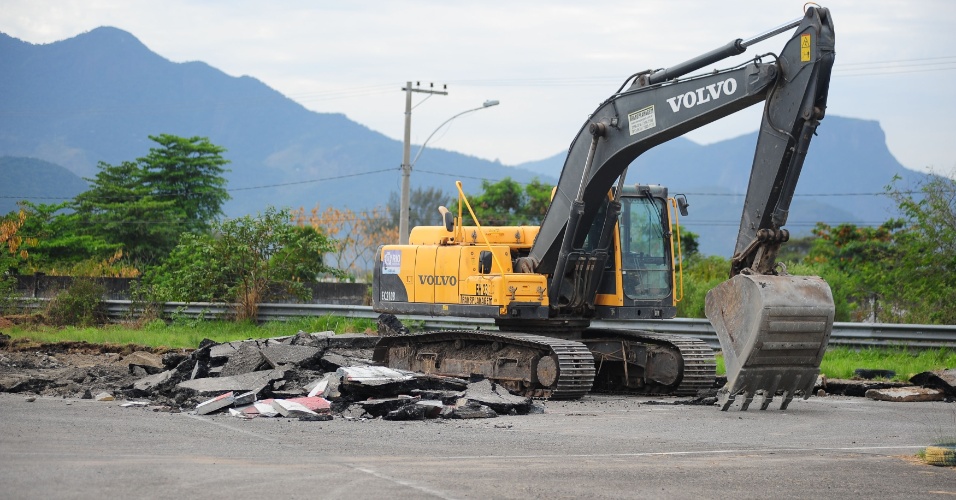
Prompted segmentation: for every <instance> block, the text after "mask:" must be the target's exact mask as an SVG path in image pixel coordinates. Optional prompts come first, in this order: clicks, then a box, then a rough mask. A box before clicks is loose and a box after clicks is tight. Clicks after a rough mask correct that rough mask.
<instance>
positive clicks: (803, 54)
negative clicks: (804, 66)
mask: <svg viewBox="0 0 956 500" xmlns="http://www.w3.org/2000/svg"><path fill="white" fill-rule="evenodd" d="M800 61H801V62H809V61H810V35H800Z"/></svg>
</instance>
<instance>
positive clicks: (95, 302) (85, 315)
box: [46, 278, 107, 326]
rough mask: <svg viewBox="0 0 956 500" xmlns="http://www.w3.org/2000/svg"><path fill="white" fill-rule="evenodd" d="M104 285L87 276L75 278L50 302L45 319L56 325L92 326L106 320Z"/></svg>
mask: <svg viewBox="0 0 956 500" xmlns="http://www.w3.org/2000/svg"><path fill="white" fill-rule="evenodd" d="M105 293H106V287H104V286H103V285H101V284H99V283H97V282H96V281H94V280H92V279H89V278H77V279H76V280H74V281H73V284H72V285H70V286H69V288H67V289H66V290H63V291H62V292H60V293H59V294H57V296H56V297H55V298H54V299H53V300H52V301H51V302H50V306H49V307H48V308H47V311H46V316H47V321H49V322H50V323H51V324H53V325H56V326H67V325H75V326H92V325H99V324H103V323H105V322H106V319H107V314H106V308H105V307H104V306H103V302H102V298H103V294H105Z"/></svg>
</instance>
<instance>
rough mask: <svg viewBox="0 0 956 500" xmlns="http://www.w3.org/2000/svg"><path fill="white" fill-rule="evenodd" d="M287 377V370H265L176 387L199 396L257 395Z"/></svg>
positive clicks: (193, 381)
mask: <svg viewBox="0 0 956 500" xmlns="http://www.w3.org/2000/svg"><path fill="white" fill-rule="evenodd" d="M285 376H286V371H285V370H263V371H258V372H251V373H243V374H241V375H236V376H233V377H215V378H201V379H195V380H187V381H185V382H180V383H179V384H177V385H176V387H177V388H180V389H185V390H188V391H193V392H195V393H196V394H197V395H199V396H207V395H213V394H222V393H223V392H228V391H236V392H239V391H242V392H253V393H255V394H256V395H259V394H262V391H263V390H264V389H265V388H266V387H267V386H269V384H271V383H272V382H274V381H276V380H282V379H284V378H285Z"/></svg>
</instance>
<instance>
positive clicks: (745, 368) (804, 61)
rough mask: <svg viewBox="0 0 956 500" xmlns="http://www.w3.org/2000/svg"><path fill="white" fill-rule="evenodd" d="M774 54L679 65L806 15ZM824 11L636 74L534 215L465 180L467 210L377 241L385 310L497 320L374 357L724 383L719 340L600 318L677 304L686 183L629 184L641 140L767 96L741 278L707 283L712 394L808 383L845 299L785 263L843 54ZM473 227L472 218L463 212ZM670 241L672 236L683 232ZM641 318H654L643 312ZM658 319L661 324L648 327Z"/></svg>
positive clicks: (395, 342)
mask: <svg viewBox="0 0 956 500" xmlns="http://www.w3.org/2000/svg"><path fill="white" fill-rule="evenodd" d="M794 28H795V30H794V31H793V32H792V35H791V37H790V38H789V40H788V41H787V43H786V44H785V46H784V48H783V50H782V51H781V52H780V53H779V54H772V53H770V54H764V55H761V56H758V57H755V58H754V59H752V60H749V61H748V62H745V63H743V64H741V65H738V66H735V67H731V68H729V69H723V70H713V71H707V72H704V73H702V74H697V75H691V76H685V75H688V74H690V73H693V72H695V71H697V70H700V69H702V68H704V67H706V66H709V65H712V64H714V63H716V62H718V61H721V60H723V59H725V58H727V57H730V56H734V55H738V54H741V53H743V52H745V51H746V49H747V47H748V46H751V45H753V44H755V43H757V42H760V41H762V40H765V39H767V38H770V37H773V36H776V35H779V34H781V33H784V32H786V31H788V30H791V29H794ZM834 41H835V40H834V32H833V22H832V19H831V17H830V12H829V10H827V9H826V8H822V7H818V6H809V7H807V8H806V9H805V12H804V15H803V16H802V17H801V18H798V19H796V20H794V21H791V22H789V23H786V24H784V25H781V26H779V27H777V28H774V29H771V30H768V31H766V32H764V33H761V34H759V35H757V36H754V37H752V38H748V39H739V38H738V39H736V40H733V41H731V42H730V43H728V44H726V45H724V46H722V47H719V48H717V49H714V50H711V51H710V52H707V53H705V54H702V55H700V56H698V57H695V58H693V59H690V60H687V61H685V62H683V63H680V64H678V65H676V66H672V67H669V68H664V69H658V70H646V71H641V72H638V73H635V74H633V75H631V76H630V77H628V78H627V79H626V80H625V81H624V83H623V84H622V85H621V87H620V88H619V89H618V90H617V91H616V92H614V93H613V94H612V95H611V96H610V97H609V98H608V99H607V100H605V101H604V102H603V103H602V104H601V105H600V106H599V107H598V108H597V109H596V110H595V111H594V112H593V113H592V114H591V115H590V116H589V117H588V119H587V121H586V122H585V124H584V126H582V128H581V129H580V131H579V132H578V134H577V135H576V137H575V138H574V140H573V142H572V144H571V146H570V148H569V150H568V155H567V159H566V160H565V163H564V168H563V170H562V172H561V175H560V178H559V181H558V184H557V185H556V186H555V188H554V191H553V194H552V199H551V204H550V206H549V208H548V210H547V213H546V214H545V216H544V218H543V220H542V221H541V223H540V225H539V226H530V225H527V226H482V225H481V224H480V221H479V220H478V218H477V217H475V215H474V211H473V210H472V208H471V206H470V204H469V202H468V200H467V197H466V196H465V194H464V191H463V190H462V186H461V183H460V182H458V183H457V187H458V193H459V203H458V210H457V214H456V213H453V212H451V211H450V210H448V209H447V208H445V207H439V211H440V212H441V214H442V221H443V224H442V225H439V226H420V227H416V228H414V229H413V230H412V231H411V232H410V235H409V242H408V244H407V245H384V246H382V247H380V248H379V249H378V251H377V254H376V260H375V267H374V274H373V276H374V277H373V287H372V288H373V290H372V292H373V297H372V301H373V309H374V310H375V311H377V312H380V313H383V314H388V315H412V316H457V317H469V318H493V319H494V323H495V325H496V327H497V330H488V329H485V330H481V329H474V330H472V329H462V330H443V331H430V332H423V333H407V332H405V333H406V334H400V335H387V336H382V338H381V339H380V340H379V342H378V344H377V347H376V348H375V353H374V360H375V361H376V362H378V363H379V364H382V365H385V366H389V367H393V368H399V369H406V370H413V371H418V372H425V373H432V374H437V375H446V376H457V377H465V378H467V377H470V376H473V375H480V376H483V377H486V378H489V379H491V380H493V381H494V382H496V383H497V384H499V385H501V386H503V387H505V388H507V389H508V390H509V391H511V392H513V393H516V394H521V395H526V396H531V397H543V398H552V399H575V398H580V397H582V396H584V395H585V394H587V393H588V392H590V391H603V392H615V393H621V392H623V393H634V394H670V395H696V394H697V393H698V391H701V390H706V389H710V390H712V389H713V388H714V387H715V380H716V362H715V354H714V351H713V350H712V349H711V348H710V347H709V345H708V344H706V343H704V342H702V341H701V340H698V339H693V338H689V337H686V336H683V335H676V334H666V333H657V332H654V331H645V330H636V329H628V328H609V327H606V326H602V327H595V326H592V325H591V323H592V321H600V324H601V325H607V324H613V321H614V320H625V321H627V320H664V319H669V318H673V317H675V316H676V314H677V308H676V301H677V300H679V299H680V298H681V297H680V294H681V290H682V283H683V275H682V273H680V272H678V271H679V270H680V268H681V261H682V255H681V254H680V233H679V215H678V213H680V215H685V216H686V215H687V207H688V202H687V200H686V197H684V196H676V197H671V196H669V195H668V190H667V188H666V187H663V186H660V185H655V184H627V183H626V182H625V177H626V175H627V171H628V167H629V166H630V165H631V163H632V162H633V161H634V160H635V159H636V158H637V157H638V156H639V155H641V154H642V153H644V152H645V151H647V150H648V149H650V148H652V147H655V146H657V145H659V144H662V143H664V142H666V141H669V140H671V139H674V138H676V137H679V136H681V135H683V134H686V133H687V132H690V131H692V130H694V129H696V128H698V127H700V126H702V125H705V124H708V123H712V122H714V121H716V120H719V119H721V118H723V117H726V116H728V115H730V114H732V113H735V112H737V111H739V110H742V109H744V108H746V107H748V106H751V105H753V104H756V103H758V102H761V101H762V102H764V108H763V117H762V120H761V124H760V130H759V136H758V140H757V146H756V151H755V154H754V158H753V165H752V167H751V171H750V181H749V185H748V188H747V194H746V199H745V201H744V207H743V213H742V216H741V220H740V228H739V231H738V234H737V241H736V247H735V253H734V255H733V257H732V259H731V269H730V279H728V280H727V281H725V282H723V283H721V284H719V285H718V286H717V287H715V288H714V289H712V290H710V291H709V292H708V293H707V296H706V299H705V314H706V316H707V317H708V319H709V320H710V321H711V323H712V324H713V326H714V329H715V331H716V333H717V336H718V339H719V342H720V346H721V351H722V353H723V357H724V364H725V367H726V371H727V383H726V384H725V385H724V386H723V387H722V388H720V389H719V391H718V398H717V405H718V406H719V407H720V408H721V409H722V410H727V409H728V408H730V407H732V405H734V403H735V401H736V399H737V398H738V396H742V399H741V400H740V401H739V407H740V409H741V410H746V409H747V408H748V406H749V405H750V404H751V402H752V401H753V400H754V397H755V396H761V397H762V404H761V405H760V409H761V410H763V409H766V408H767V407H768V406H769V404H770V403H771V402H772V400H773V399H774V397H775V396H777V395H782V402H781V404H780V409H781V410H784V409H786V408H787V406H788V404H789V403H790V402H791V401H792V399H793V398H794V396H797V395H799V396H802V397H803V398H804V399H806V398H809V396H810V393H811V391H812V389H813V385H814V383H815V382H816V379H817V376H818V375H819V367H820V361H821V360H822V357H823V354H824V351H825V350H826V346H827V343H828V341H829V337H830V331H831V330H832V327H833V315H834V305H833V297H832V295H831V292H830V288H829V286H828V285H827V283H826V282H825V281H824V280H823V279H821V278H819V277H815V276H792V275H790V274H788V273H787V271H786V268H785V266H783V265H782V263H777V262H776V255H777V252H778V251H779V249H780V246H781V244H783V243H785V242H786V241H787V240H788V239H789V232H788V231H787V230H786V229H783V226H784V225H785V223H786V222H787V216H788V214H789V210H790V202H791V200H792V198H793V193H794V189H795V188H796V185H797V179H798V178H799V176H800V171H801V169H802V167H803V163H804V160H805V158H806V154H807V150H808V147H809V144H810V140H811V138H812V137H813V135H814V134H815V131H816V129H817V127H818V125H819V124H820V121H821V120H822V119H823V118H824V113H825V110H826V100H827V89H828V87H829V80H830V73H831V69H832V67H833V61H834ZM466 209H467V215H470V216H471V218H472V222H473V225H465V224H464V221H465V215H466V211H465V210H466ZM675 240H676V242H675ZM642 324H646V322H643V323H642ZM650 330H652V328H650Z"/></svg>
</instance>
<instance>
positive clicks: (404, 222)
mask: <svg viewBox="0 0 956 500" xmlns="http://www.w3.org/2000/svg"><path fill="white" fill-rule="evenodd" d="M434 87H435V84H434V83H432V84H429V88H427V89H423V88H421V86H420V83H418V82H416V85H415V88H412V82H407V83H406V84H405V87H403V88H402V90H404V91H405V144H404V148H403V150H402V202H401V207H400V208H399V210H400V211H401V213H400V214H399V217H398V239H399V241H398V242H399V243H400V244H402V245H407V244H408V230H409V228H408V214H409V210H410V208H409V199H408V197H409V191H410V189H411V175H412V164H411V163H409V161H410V160H409V157H410V156H411V149H412V92H421V93H423V94H438V95H448V91H447V89H448V86H447V85H443V86H442V90H434Z"/></svg>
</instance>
